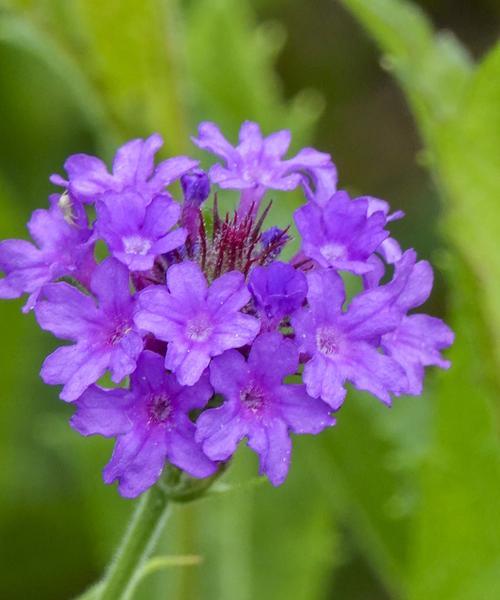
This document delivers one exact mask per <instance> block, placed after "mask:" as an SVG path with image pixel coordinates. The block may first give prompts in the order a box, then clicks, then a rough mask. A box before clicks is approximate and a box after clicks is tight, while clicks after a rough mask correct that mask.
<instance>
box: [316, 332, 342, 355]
mask: <svg viewBox="0 0 500 600" xmlns="http://www.w3.org/2000/svg"><path fill="white" fill-rule="evenodd" d="M339 341H340V340H339V335H338V332H337V331H336V330H335V329H333V327H328V326H326V327H319V328H318V329H317V330H316V347H317V348H318V350H319V351H320V352H321V353H322V354H324V355H325V356H328V357H331V356H333V355H334V354H337V353H338V351H339Z"/></svg>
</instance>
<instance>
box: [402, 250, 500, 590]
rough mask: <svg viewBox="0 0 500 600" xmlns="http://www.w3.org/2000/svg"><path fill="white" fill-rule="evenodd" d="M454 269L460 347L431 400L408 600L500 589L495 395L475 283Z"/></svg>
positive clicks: (488, 341) (499, 445)
mask: <svg viewBox="0 0 500 600" xmlns="http://www.w3.org/2000/svg"><path fill="white" fill-rule="evenodd" d="M454 262H455V264H454V265H453V270H452V271H451V272H450V275H451V277H452V279H451V282H452V284H453V286H454V289H455V290H456V292H459V293H455V295H454V303H453V307H452V308H453V312H452V324H453V326H454V329H455V332H456V336H457V342H456V344H455V346H454V348H453V350H452V352H451V356H450V358H451V360H452V363H453V366H452V369H451V371H449V372H445V373H443V374H441V375H440V385H439V387H438V389H437V390H436V395H435V398H434V413H435V414H434V432H433V433H434V435H433V443H432V444H431V446H430V448H429V452H428V456H427V460H426V464H425V466H424V468H423V471H422V486H423V489H422V500H421V505H420V507H419V509H420V510H419V513H418V515H419V516H418V519H417V521H416V523H415V546H414V549H413V565H412V571H411V586H410V592H411V593H410V599H412V600H413V599H414V600H420V599H421V598H426V599H428V600H434V599H435V600H438V599H439V600H459V599H460V600H468V599H470V598H481V600H483V599H484V600H494V598H496V597H497V595H498V590H499V589H500V569H499V566H500V522H499V520H498V507H499V506H500V443H499V438H498V421H497V415H496V413H495V406H494V405H495V403H496V402H497V400H498V392H499V389H498V385H497V384H496V382H495V380H494V377H492V373H494V370H493V365H492V363H491V350H492V348H491V343H492V341H491V338H490V331H489V327H488V326H486V325H485V323H484V322H483V321H482V319H481V315H480V313H479V312H478V310H477V304H478V298H479V297H480V290H479V289H478V286H477V282H476V278H475V275H474V274H473V273H472V272H471V271H470V270H469V269H468V268H467V266H466V265H465V264H464V263H462V262H459V261H458V260H457V259H455V261H454ZM478 349H481V351H478ZM488 357H490V359H489V360H488Z"/></svg>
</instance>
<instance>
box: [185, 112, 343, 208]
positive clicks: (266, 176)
mask: <svg viewBox="0 0 500 600" xmlns="http://www.w3.org/2000/svg"><path fill="white" fill-rule="evenodd" d="M290 139H291V135H290V132H289V131H288V130H282V131H277V132H276V133H272V134H271V135H269V136H268V137H263V136H262V133H261V131H260V128H259V126H258V125H257V123H252V122H251V121H245V122H244V123H243V125H242V126H241V129H240V134H239V144H238V145H237V146H236V147H234V146H232V145H231V144H230V143H229V142H228V141H227V140H226V138H225V137H224V136H223V135H222V133H221V132H220V130H219V128H218V127H217V126H216V125H215V124H214V123H208V122H205V123H201V124H200V126H199V130H198V138H193V142H194V143H195V144H196V145H197V146H198V147H200V148H202V149H203V150H208V151H209V152H212V153H213V154H216V155H217V156H219V157H220V158H222V159H223V160H224V161H225V163H226V166H225V167H223V166H222V165H220V164H217V165H214V166H213V167H212V168H211V169H210V172H209V175H210V179H211V181H212V183H216V184H218V185H219V186H220V187H221V188H229V189H237V190H246V193H244V194H243V197H242V201H241V204H240V208H239V209H238V212H240V213H247V212H249V211H250V209H253V212H256V210H257V208H258V205H259V203H260V201H261V199H262V196H263V195H264V193H265V191H266V189H274V190H284V191H289V190H293V189H295V188H296V187H297V186H298V185H299V183H300V182H301V181H302V176H301V175H300V174H299V172H300V171H302V170H306V169H310V168H314V167H321V166H325V165H327V164H331V159H330V156H329V155H328V154H325V153H323V152H318V151H317V150H314V149H313V148H304V149H303V150H301V151H300V152H299V153H298V154H297V155H296V156H294V157H293V158H291V159H288V160H283V156H284V155H285V154H286V152H287V151H288V147H289V146H290Z"/></svg>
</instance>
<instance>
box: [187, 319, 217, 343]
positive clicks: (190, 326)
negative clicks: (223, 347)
mask: <svg viewBox="0 0 500 600" xmlns="http://www.w3.org/2000/svg"><path fill="white" fill-rule="evenodd" d="M213 330H214V328H213V325H212V324H211V323H210V320H209V318H208V316H207V315H198V316H196V317H194V318H193V319H191V320H190V321H188V323H187V327H186V335H187V337H188V338H189V339H190V340H193V342H206V341H207V340H208V339H209V338H210V336H211V335H212V333H213Z"/></svg>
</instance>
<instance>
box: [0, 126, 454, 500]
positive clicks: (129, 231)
mask: <svg viewBox="0 0 500 600" xmlns="http://www.w3.org/2000/svg"><path fill="white" fill-rule="evenodd" d="M194 141H195V143H196V145H197V146H198V147H200V148H202V149H205V150H208V151H209V152H211V153H212V154H215V155H216V156H217V157H218V158H220V159H222V161H223V164H215V165H214V166H212V168H211V169H210V170H209V171H208V173H206V172H204V171H202V170H201V169H199V168H198V166H197V162H196V161H195V160H192V159H190V158H188V157H183V156H181V157H173V158H169V159H167V160H165V161H163V162H160V163H159V164H158V165H157V166H156V167H155V164H154V157H155V154H156V152H157V151H158V150H159V148H160V146H161V138H160V137H159V136H158V135H156V134H155V135H152V136H151V137H149V138H148V139H146V140H133V141H132V142H129V143H127V144H125V145H124V146H123V147H122V148H120V149H119V150H118V152H117V154H116V157H115V159H114V162H113V168H112V170H111V172H110V171H108V169H107V167H106V165H105V164H104V163H103V162H102V161H101V160H100V159H98V158H95V157H91V156H87V155H82V154H77V155H73V156H71V157H70V158H69V159H68V160H67V161H66V163H65V169H66V172H67V174H68V178H67V179H63V178H61V177H60V176H53V177H52V181H53V182H54V183H56V184H57V185H61V186H63V187H64V191H63V193H62V194H61V195H53V196H51V198H50V207H49V209H48V210H38V211H35V213H34V214H33V216H32V218H31V220H30V222H29V224H28V228H29V231H30V233H31V235H32V237H33V239H34V241H35V243H36V245H34V244H32V243H30V242H26V241H22V240H6V241H4V242H1V243H0V271H2V272H3V274H4V277H3V278H0V297H2V298H18V297H20V296H21V295H23V294H27V295H28V302H27V305H26V310H29V309H31V308H34V311H35V315H36V318H37V320H38V322H39V324H40V326H41V327H42V328H43V329H45V330H47V331H50V332H52V333H53V334H54V335H55V336H57V337H58V338H61V339H63V340H67V341H69V342H71V343H72V344H71V345H65V346H62V347H60V348H58V349H57V350H56V351H55V352H54V353H53V354H51V355H50V356H49V357H48V358H47V359H46V360H45V362H44V364H43V367H42V371H41V375H42V378H43V380H44V381H45V382H46V383H48V384H51V385H62V386H63V387H62V391H61V398H62V399H63V400H66V401H68V402H73V403H74V404H75V406H76V412H75V414H74V416H73V418H72V420H71V423H72V426H73V427H74V428H75V429H76V430H78V431H79V432H80V433H82V434H83V435H93V434H98V435H104V436H107V437H113V438H115V439H116V445H115V450H114V453H113V457H112V459H111V461H110V463H109V464H108V466H107V467H106V468H105V471H104V478H105V481H106V482H107V483H111V482H114V481H117V482H118V488H119V491H120V493H121V494H122V495H123V496H126V497H133V496H137V495H139V494H141V493H142V492H143V491H145V490H146V489H147V488H148V487H150V486H151V485H153V484H155V482H156V481H157V480H158V479H159V478H160V476H161V473H162V472H163V470H164V469H165V467H166V466H168V465H170V468H171V469H174V468H175V469H179V470H181V471H184V472H185V473H186V474H187V475H188V476H190V477H192V478H206V477H211V476H212V475H214V474H216V473H217V472H220V471H222V469H223V468H224V466H225V465H226V464H227V463H228V462H229V461H230V460H231V457H232V456H233V454H234V452H235V451H236V449H237V447H238V445H239V444H240V442H242V441H243V440H246V441H247V443H248V445H249V446H250V448H251V449H252V450H253V451H254V452H255V453H256V454H257V455H258V457H259V462H260V471H261V473H264V474H265V475H267V477H268V478H269V480H270V481H271V482H272V483H273V484H274V485H279V484H281V483H282V482H283V481H284V480H285V478H286V475H287V473H288V469H289V464H290V457H291V451H292V438H291V434H318V433H320V432H321V431H322V430H323V429H325V428H327V427H330V426H332V425H334V423H335V419H334V417H333V414H334V413H336V412H337V411H339V409H340V408H341V406H342V404H343V402H344V401H345V399H346V395H347V391H346V384H347V383H349V384H351V385H352V386H353V387H354V388H357V389H359V390H364V391H367V392H369V393H371V394H372V395H373V396H375V397H376V398H378V399H379V400H381V401H382V402H383V403H385V404H390V403H391V402H392V399H393V398H394V397H395V396H399V395H401V394H420V393H421V392H422V386H423V380H424V372H425V367H427V366H430V365H436V366H439V367H441V368H448V367H449V362H448V361H447V360H446V359H445V358H444V357H443V356H442V354H441V352H442V351H443V350H444V349H446V348H447V347H449V346H450V345H451V344H452V342H453V333H452V332H451V330H450V329H449V328H448V327H447V326H446V325H445V324H444V323H443V322H442V321H441V320H439V319H437V318H435V317H431V316H428V315H425V314H413V311H414V310H415V309H417V308H418V307H420V306H421V305H422V304H423V303H424V302H425V300H426V299H427V298H428V296H429V294H430V292H431V288H432V269H431V267H430V265H429V264H428V263H427V262H426V261H419V260H418V259H417V256H416V253H415V252H414V251H413V250H411V249H410V250H406V251H403V249H402V248H401V246H400V245H399V243H398V242H397V241H396V240H395V239H394V238H393V237H392V236H391V233H390V231H389V228H390V225H391V223H392V221H394V220H395V219H398V218H401V217H402V216H403V214H402V213H401V212H400V211H396V212H394V213H391V212H390V208H389V205H388V203H387V202H385V201H384V200H380V199H377V198H373V197H371V196H362V197H360V198H354V199H351V197H350V196H349V195H348V194H347V193H346V192H345V191H343V190H339V189H338V188H337V171H336V168H335V166H334V164H333V162H332V160H331V157H330V156H329V155H328V154H325V153H322V152H318V151H317V150H314V149H311V148H306V149H304V150H301V151H299V152H298V153H297V154H296V155H295V156H294V157H292V158H288V159H287V158H285V154H286V153H287V151H288V147H289V144H290V133H289V132H288V131H279V132H277V133H272V134H271V135H268V136H267V137H265V136H263V135H262V133H261V131H260V129H259V127H258V126H257V124H255V123H251V122H246V123H244V124H243V125H242V127H241V130H240V137H239V143H238V145H236V146H233V145H231V144H230V143H229V142H228V141H227V139H226V138H225V137H224V136H223V135H222V133H221V132H220V130H219V129H218V127H217V126H216V125H214V124H213V123H202V124H201V125H200V128H199V134H198V137H197V138H196V139H195V140H194ZM177 180H179V183H180V188H181V190H182V198H181V199H180V201H179V200H178V199H176V198H175V193H174V192H173V191H172V190H169V189H168V187H169V186H170V184H172V183H174V182H176V181H177ZM296 188H298V189H301V190H302V192H303V194H304V204H303V205H302V206H301V207H300V208H298V209H297V210H296V211H295V213H294V220H295V223H296V225H297V228H298V231H299V235H300V239H299V240H298V244H297V246H298V251H297V253H296V254H295V255H294V256H293V257H292V258H291V259H290V260H286V258H285V257H286V256H287V255H288V256H290V255H292V254H293V253H291V252H289V246H291V244H292V243H293V240H292V238H291V236H290V233H289V228H285V229H282V228H279V227H277V226H276V225H273V224H272V223H268V221H269V217H270V208H271V204H270V202H268V203H267V204H265V205H264V207H263V208H262V206H261V204H262V201H263V200H264V199H265V196H266V194H268V193H269V192H270V191H272V190H280V191H289V190H293V189H296ZM224 189H230V190H235V191H236V192H238V193H239V194H240V202H239V206H238V208H237V209H236V210H235V211H234V212H231V213H228V214H221V212H220V210H219V206H218V201H217V194H218V193H219V192H221V191H222V190H224ZM96 246H97V247H98V248H99V252H98V253H97V252H96V251H95V248H96ZM103 249H105V251H104V252H103ZM103 256H104V258H103ZM98 257H99V258H98ZM346 271H348V272H350V273H351V277H357V278H358V279H359V280H360V287H361V291H360V292H359V293H357V294H354V295H352V294H351V295H348V294H347V293H346V289H345V286H344V279H343V278H342V276H341V274H342V273H343V272H346ZM410 311H411V312H410ZM409 313H410V314H409ZM106 373H109V375H110V376H111V380H112V382H114V383H115V384H117V385H118V384H119V385H120V387H116V388H113V389H107V388H105V387H103V383H102V381H101V378H102V377H103V375H105V374H106ZM336 418H338V417H337V416H336Z"/></svg>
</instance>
